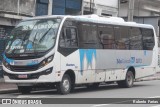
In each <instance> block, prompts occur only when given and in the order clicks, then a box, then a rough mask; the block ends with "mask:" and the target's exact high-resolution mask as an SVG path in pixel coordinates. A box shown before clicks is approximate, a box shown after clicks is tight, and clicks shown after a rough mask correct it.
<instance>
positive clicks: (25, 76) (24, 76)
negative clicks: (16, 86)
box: [18, 75, 28, 78]
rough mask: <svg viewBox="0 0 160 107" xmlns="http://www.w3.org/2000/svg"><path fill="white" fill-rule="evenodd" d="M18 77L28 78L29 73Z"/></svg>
mask: <svg viewBox="0 0 160 107" xmlns="http://www.w3.org/2000/svg"><path fill="white" fill-rule="evenodd" d="M18 78H28V76H27V75H18Z"/></svg>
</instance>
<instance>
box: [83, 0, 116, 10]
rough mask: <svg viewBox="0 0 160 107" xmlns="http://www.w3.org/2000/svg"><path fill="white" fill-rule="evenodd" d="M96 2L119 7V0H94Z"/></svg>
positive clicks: (87, 0)
mask: <svg viewBox="0 0 160 107" xmlns="http://www.w3.org/2000/svg"><path fill="white" fill-rule="evenodd" d="M84 1H85V2H90V0H84ZM94 2H95V3H96V4H99V5H105V6H109V7H115V8H118V0H94Z"/></svg>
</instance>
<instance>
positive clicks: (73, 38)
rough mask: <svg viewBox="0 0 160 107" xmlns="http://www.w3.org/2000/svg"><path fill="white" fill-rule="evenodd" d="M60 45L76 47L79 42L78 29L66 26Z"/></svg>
mask: <svg viewBox="0 0 160 107" xmlns="http://www.w3.org/2000/svg"><path fill="white" fill-rule="evenodd" d="M60 47H64V48H76V47H78V43H77V30H76V28H74V27H67V28H64V30H63V32H62V35H61V37H60Z"/></svg>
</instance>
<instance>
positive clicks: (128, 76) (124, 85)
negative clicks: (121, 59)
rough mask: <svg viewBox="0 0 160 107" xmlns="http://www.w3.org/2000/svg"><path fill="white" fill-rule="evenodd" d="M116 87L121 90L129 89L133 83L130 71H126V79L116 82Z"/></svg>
mask: <svg viewBox="0 0 160 107" xmlns="http://www.w3.org/2000/svg"><path fill="white" fill-rule="evenodd" d="M117 83H118V86H119V87H122V88H131V87H133V83H134V75H133V73H132V71H128V72H127V74H126V78H125V80H123V81H118V82H117Z"/></svg>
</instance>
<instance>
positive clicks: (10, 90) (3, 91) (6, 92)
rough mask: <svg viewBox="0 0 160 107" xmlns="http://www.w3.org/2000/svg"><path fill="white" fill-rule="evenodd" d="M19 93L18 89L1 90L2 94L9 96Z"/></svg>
mask: <svg viewBox="0 0 160 107" xmlns="http://www.w3.org/2000/svg"><path fill="white" fill-rule="evenodd" d="M16 92H18V89H17V88H11V89H1V90H0V94H9V93H16Z"/></svg>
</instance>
